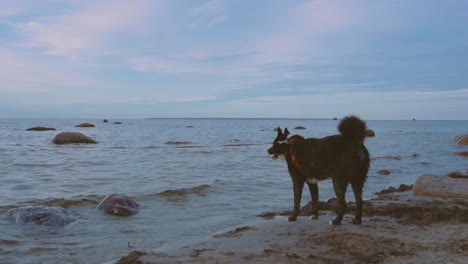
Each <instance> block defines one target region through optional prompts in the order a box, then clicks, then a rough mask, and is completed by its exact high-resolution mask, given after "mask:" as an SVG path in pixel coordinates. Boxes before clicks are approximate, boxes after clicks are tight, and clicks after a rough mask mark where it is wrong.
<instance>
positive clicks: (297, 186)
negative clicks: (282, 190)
mask: <svg viewBox="0 0 468 264" xmlns="http://www.w3.org/2000/svg"><path fill="white" fill-rule="evenodd" d="M291 179H292V182H293V191H294V209H293V212H292V215H291V216H289V217H288V221H289V222H293V221H296V219H297V216H298V215H299V212H300V210H301V208H300V207H301V197H302V189H303V188H304V180H302V179H298V177H297V176H291Z"/></svg>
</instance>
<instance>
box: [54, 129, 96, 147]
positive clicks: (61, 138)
mask: <svg viewBox="0 0 468 264" xmlns="http://www.w3.org/2000/svg"><path fill="white" fill-rule="evenodd" d="M52 143H54V144H75V143H85V144H96V143H97V142H96V141H95V140H94V139H92V138H90V137H88V136H85V135H83V134H81V133H78V132H62V133H59V134H57V135H56V136H55V137H54V139H53V140H52Z"/></svg>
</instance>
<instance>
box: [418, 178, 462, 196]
mask: <svg viewBox="0 0 468 264" xmlns="http://www.w3.org/2000/svg"><path fill="white" fill-rule="evenodd" d="M413 193H414V194H415V195H424V196H431V197H453V198H468V179H464V178H451V177H448V176H443V175H432V174H424V175H421V176H419V178H418V179H417V180H416V182H415V183H414V186H413Z"/></svg>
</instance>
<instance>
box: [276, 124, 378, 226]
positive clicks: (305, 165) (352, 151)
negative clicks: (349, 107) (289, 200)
mask: <svg viewBox="0 0 468 264" xmlns="http://www.w3.org/2000/svg"><path fill="white" fill-rule="evenodd" d="M366 130H367V127H366V123H365V122H364V121H363V120H361V119H360V118H359V117H357V116H354V115H351V116H347V117H345V118H343V119H342V120H341V122H340V124H339V125H338V131H339V132H340V134H337V135H332V136H327V137H323V138H307V139H305V138H304V137H302V136H300V135H293V136H290V137H288V136H289V134H290V133H289V130H288V129H287V128H285V129H284V131H281V128H277V133H278V134H277V136H276V138H275V140H274V141H273V146H272V147H271V148H269V149H268V154H270V155H271V156H272V158H273V159H281V160H284V161H286V163H287V166H288V171H289V174H290V176H291V179H292V182H293V192H294V209H293V212H292V215H290V216H289V217H288V221H296V219H297V216H298V215H299V212H300V204H301V197H302V189H303V188H304V184H305V183H307V185H308V186H309V191H310V196H311V200H312V216H311V219H317V218H318V195H319V194H318V186H317V182H318V181H321V180H325V179H328V178H331V179H332V182H333V189H334V191H335V194H336V197H337V203H338V204H337V210H336V218H335V219H334V220H332V221H330V224H332V225H340V224H341V221H342V219H343V216H344V214H345V212H346V207H347V206H346V200H345V194H346V189H347V187H348V185H349V184H351V187H352V189H353V192H354V198H355V201H356V214H355V217H354V220H353V223H354V224H361V221H362V220H361V218H362V192H363V188H364V185H365V183H366V180H367V173H368V171H369V166H370V158H369V152H368V150H367V148H366V147H365V145H364V139H365V138H366Z"/></svg>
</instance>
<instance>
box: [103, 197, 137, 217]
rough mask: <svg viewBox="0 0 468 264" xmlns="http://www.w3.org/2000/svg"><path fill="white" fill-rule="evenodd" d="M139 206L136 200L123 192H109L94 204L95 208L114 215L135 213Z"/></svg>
mask: <svg viewBox="0 0 468 264" xmlns="http://www.w3.org/2000/svg"><path fill="white" fill-rule="evenodd" d="M139 208H140V205H139V204H138V203H137V202H135V201H134V200H133V199H132V198H130V197H128V196H126V195H123V194H110V195H108V196H106V197H104V199H102V201H101V202H100V203H99V204H98V205H97V206H96V209H98V210H101V211H103V212H104V213H106V214H110V215H115V216H131V215H134V214H137V213H138V211H139Z"/></svg>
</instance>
